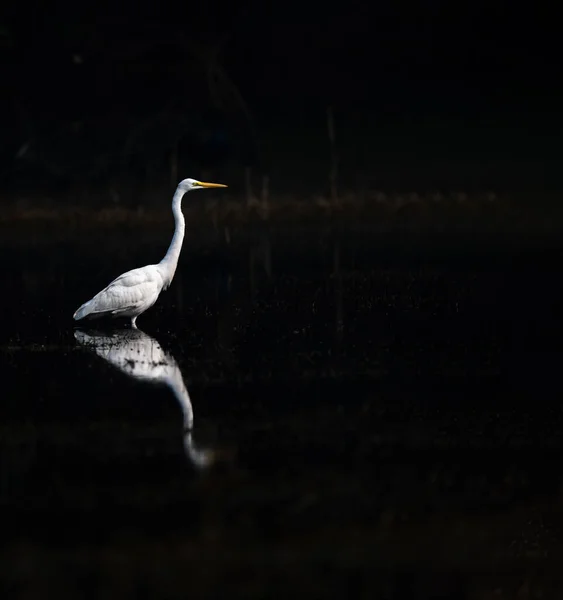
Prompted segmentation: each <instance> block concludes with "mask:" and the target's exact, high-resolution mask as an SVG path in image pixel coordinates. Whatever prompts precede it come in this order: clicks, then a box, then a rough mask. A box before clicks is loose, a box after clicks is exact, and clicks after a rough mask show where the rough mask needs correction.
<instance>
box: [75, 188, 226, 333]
mask: <svg viewBox="0 0 563 600" xmlns="http://www.w3.org/2000/svg"><path fill="white" fill-rule="evenodd" d="M225 187H227V186H226V185H224V184H222V183H206V182H204V181H197V180H196V179H190V178H188V179H183V180H182V181H180V183H179V184H178V187H177V188H176V192H175V193H174V197H173V198H172V213H173V215H174V222H175V229H174V235H173V237H172V241H171V242H170V246H169V247H168V251H167V252H166V255H165V256H164V258H163V259H162V260H161V261H160V262H159V263H158V264H154V265H147V266H145V267H140V268H138V269H132V270H131V271H127V272H126V273H123V274H122V275H120V276H119V277H117V278H116V279H114V280H113V281H112V282H111V283H110V284H109V285H108V286H107V287H105V288H104V289H103V290H102V291H101V292H98V293H97V294H96V295H95V296H94V297H93V298H92V299H91V300H88V302H85V303H84V304H83V305H82V306H81V307H80V308H78V310H77V311H76V312H75V313H74V315H73V319H74V320H75V321H80V320H82V319H98V318H101V317H110V318H117V317H128V318H130V319H131V327H132V328H133V329H137V324H136V321H137V317H138V316H139V315H141V314H142V313H144V312H145V311H146V310H148V309H149V308H150V307H151V306H152V305H153V304H154V303H155V302H156V301H157V299H158V297H159V295H160V292H161V291H162V290H166V289H168V287H170V284H171V283H172V279H173V278H174V273H175V272H176V267H177V266H178V258H179V256H180V252H181V250H182V243H183V241H184V231H185V220H184V215H183V214H182V198H183V197H184V194H186V192H191V191H192V190H199V189H206V188H225Z"/></svg>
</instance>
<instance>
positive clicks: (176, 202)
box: [160, 188, 186, 287]
mask: <svg viewBox="0 0 563 600" xmlns="http://www.w3.org/2000/svg"><path fill="white" fill-rule="evenodd" d="M185 193H186V192H185V190H181V189H180V188H177V189H176V193H175V194H174V198H173V199H172V213H173V215H174V223H175V225H176V227H175V229H174V235H173V237H172V241H171V242H170V246H169V247H168V252H167V253H166V256H165V257H164V258H163V259H162V260H161V261H160V267H161V270H162V274H163V276H164V280H165V287H168V286H169V285H170V283H171V282H172V279H173V277H174V273H175V272H176V267H177V266H178V258H180V252H181V250H182V243H183V241H184V232H185V230H186V222H185V220H184V215H183V214H182V198H183V197H184V194H185Z"/></svg>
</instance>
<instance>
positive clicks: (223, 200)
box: [0, 190, 563, 240]
mask: <svg viewBox="0 0 563 600" xmlns="http://www.w3.org/2000/svg"><path fill="white" fill-rule="evenodd" d="M151 196H152V195H151ZM162 196H163V194H154V198H155V199H156V198H158V203H157V202H155V200H154V199H152V201H143V203H142V204H138V205H136V206H132V205H129V206H125V205H124V204H122V203H119V202H107V201H106V202H102V201H101V200H98V201H97V202H76V203H72V202H69V201H66V200H65V201H61V200H56V199H55V198H54V197H48V196H39V195H31V194H29V195H28V196H20V197H17V198H16V197H10V196H7V195H4V196H2V195H1V194H0V202H2V204H3V208H2V211H0V232H1V235H2V237H3V239H4V240H6V239H8V238H10V237H11V235H10V233H11V232H14V233H15V232H21V229H22V228H23V229H25V230H28V231H33V232H34V233H42V232H45V233H49V232H53V231H54V230H58V229H63V230H64V231H65V232H66V234H69V233H71V232H78V233H79V232H80V231H84V230H93V229H99V230H102V231H103V230H111V229H114V228H117V229H119V230H120V231H123V230H136V231H139V230H151V231H160V230H165V231H168V230H170V227H171V226H172V222H173V221H172V214H171V210H170V202H169V201H168V200H166V201H165V202H163V201H161V200H160V199H161V198H162ZM164 196H166V194H164ZM331 196H332V195H321V194H318V195H311V196H309V197H307V196H302V197H299V196H297V195H272V196H269V197H266V198H262V199H258V198H256V197H248V196H247V197H245V196H244V195H235V194H233V193H230V194H223V195H221V196H219V195H213V196H207V197H205V196H204V195H203V193H202V194H201V195H200V196H199V197H195V198H190V199H189V200H188V199H186V200H184V205H183V212H184V215H185V217H186V222H187V224H188V226H190V227H193V228H195V229H197V230H199V231H201V232H202V233H203V232H206V233H208V232H213V231H223V230H225V229H228V228H247V227H249V228H252V227H255V226H268V227H279V228H280V229H284V228H292V227H297V228H299V227H314V226H336V227H342V228H347V227H350V228H351V229H354V228H357V227H360V228H365V229H373V230H374V231H381V232H393V231H403V232H413V233H422V234H423V233H433V232H444V233H447V232H456V231H460V232H461V231H466V232H471V231H475V232H483V233H491V234H492V233H495V232H499V233H502V234H505V233H514V234H522V235H527V236H534V235H540V236H541V235H550V234H554V233H557V234H559V232H563V206H561V203H560V202H559V198H558V197H557V198H555V197H553V198H550V197H549V195H546V194H542V193H538V194H537V197H535V196H532V195H531V194H529V193H528V194H526V197H518V195H516V194H510V193H506V194H502V193H495V192H492V191H484V192H476V193H466V192H450V193H441V192H427V193H416V192H409V193H393V192H384V191H377V190H375V191H365V192H362V193H357V192H355V193H353V192H348V193H346V192H343V193H341V194H340V195H339V196H338V197H337V198H334V197H331ZM521 196H522V195H521ZM147 200H148V199H147Z"/></svg>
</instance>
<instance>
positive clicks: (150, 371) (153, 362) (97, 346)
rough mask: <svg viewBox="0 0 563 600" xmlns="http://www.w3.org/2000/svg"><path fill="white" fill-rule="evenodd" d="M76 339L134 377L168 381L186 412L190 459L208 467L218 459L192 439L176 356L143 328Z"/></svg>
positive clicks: (191, 418)
mask: <svg viewBox="0 0 563 600" xmlns="http://www.w3.org/2000/svg"><path fill="white" fill-rule="evenodd" d="M74 337H75V338H76V340H77V342H78V343H79V344H80V345H81V346H84V347H86V348H88V349H90V350H92V351H93V352H95V353H96V354H97V355H98V356H100V357H101V358H103V359H105V360H106V361H108V362H109V363H110V364H112V365H113V366H114V367H117V368H118V369H119V370H120V371H122V372H123V373H125V374H127V375H129V376H130V377H132V378H134V379H139V380H143V381H148V382H152V383H163V384H165V385H167V386H168V387H169V388H170V389H171V390H172V391H173V392H174V395H175V396H176V399H177V400H178V402H179V404H180V407H181V409H182V413H183V416H184V448H185V450H186V455H187V456H188V458H189V460H190V462H192V463H193V464H194V465H195V466H197V467H200V468H205V467H208V466H210V465H211V464H213V462H214V461H215V453H214V452H213V451H212V450H200V449H198V448H196V447H195V445H194V442H193V439H192V429H193V422H194V414H193V409H192V403H191V400H190V395H189V393H188V390H187V388H186V386H185V384H184V378H183V377H182V372H181V371H180V368H179V367H178V364H177V363H176V361H175V360H174V358H173V357H172V356H171V355H170V354H169V353H167V352H165V351H164V350H163V349H162V347H161V346H160V344H159V343H158V342H157V341H156V340H155V339H154V338H152V337H150V336H149V335H147V334H146V333H144V332H143V331H141V330H140V329H124V330H116V331H111V332H107V333H104V332H94V331H89V332H85V331H80V330H78V329H77V330H76V331H75V332H74Z"/></svg>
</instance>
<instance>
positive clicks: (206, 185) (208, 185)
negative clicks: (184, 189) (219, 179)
mask: <svg viewBox="0 0 563 600" xmlns="http://www.w3.org/2000/svg"><path fill="white" fill-rule="evenodd" d="M197 184H198V185H200V186H201V187H204V188H222V187H227V186H226V185H223V184H222V183H206V182H205V181H198V182H197Z"/></svg>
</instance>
